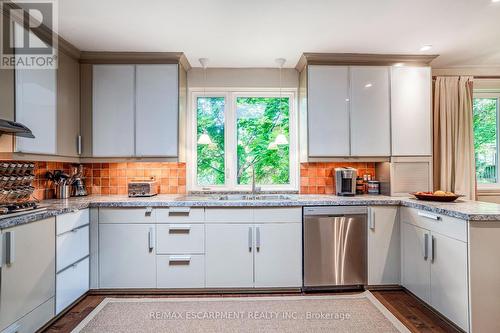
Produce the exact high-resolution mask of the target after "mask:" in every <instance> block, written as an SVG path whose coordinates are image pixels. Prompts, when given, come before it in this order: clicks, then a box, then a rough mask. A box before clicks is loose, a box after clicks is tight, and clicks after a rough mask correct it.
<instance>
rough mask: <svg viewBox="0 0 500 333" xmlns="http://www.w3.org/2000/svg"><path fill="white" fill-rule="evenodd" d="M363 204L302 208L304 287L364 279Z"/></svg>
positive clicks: (342, 285) (341, 285)
mask: <svg viewBox="0 0 500 333" xmlns="http://www.w3.org/2000/svg"><path fill="white" fill-rule="evenodd" d="M367 214H368V209H367V207H363V206H359V207H356V206H325V207H304V290H315V289H319V290H325V289H347V288H362V287H363V285H366V282H367V233H368V230H367V224H366V223H367V222H366V221H367Z"/></svg>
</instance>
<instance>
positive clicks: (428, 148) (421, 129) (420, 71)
mask: <svg viewBox="0 0 500 333" xmlns="http://www.w3.org/2000/svg"><path fill="white" fill-rule="evenodd" d="M431 85H432V74H431V68H430V67H393V68H392V70H391V117H392V121H391V122H392V128H391V130H392V155H393V156H418V155H424V156H430V155H432V132H431V131H432V122H431V117H432V115H431V112H432V111H431Z"/></svg>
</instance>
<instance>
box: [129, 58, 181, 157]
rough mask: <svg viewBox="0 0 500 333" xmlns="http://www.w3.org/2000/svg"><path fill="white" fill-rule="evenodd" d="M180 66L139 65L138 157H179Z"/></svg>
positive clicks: (137, 96)
mask: <svg viewBox="0 0 500 333" xmlns="http://www.w3.org/2000/svg"><path fill="white" fill-rule="evenodd" d="M178 86H179V83H178V65H177V64H167V65H137V66H136V123H135V128H136V155H137V156H177V148H178V144H177V142H178V141H177V138H178V123H179V122H178V115H179V94H178Z"/></svg>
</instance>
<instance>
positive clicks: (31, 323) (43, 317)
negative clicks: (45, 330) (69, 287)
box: [2, 297, 55, 333]
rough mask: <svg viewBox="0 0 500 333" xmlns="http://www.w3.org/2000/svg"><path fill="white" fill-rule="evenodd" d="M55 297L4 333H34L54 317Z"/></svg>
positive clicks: (3, 332)
mask: <svg viewBox="0 0 500 333" xmlns="http://www.w3.org/2000/svg"><path fill="white" fill-rule="evenodd" d="M54 302H55V299H54V297H51V298H50V299H49V300H48V301H46V302H45V303H42V304H41V305H39V306H38V307H36V308H35V309H34V310H32V311H31V312H29V313H28V314H26V315H25V316H24V317H22V318H21V319H19V320H18V321H16V322H15V323H13V324H11V325H10V326H8V327H7V328H5V330H3V331H2V333H8V332H15V333H33V332H36V331H38V329H39V328H41V327H42V326H43V325H45V324H46V323H47V322H48V321H49V320H51V319H52V318H53V317H54Z"/></svg>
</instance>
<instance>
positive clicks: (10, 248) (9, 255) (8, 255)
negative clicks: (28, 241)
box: [5, 231, 15, 265]
mask: <svg viewBox="0 0 500 333" xmlns="http://www.w3.org/2000/svg"><path fill="white" fill-rule="evenodd" d="M14 243H15V239H14V232H12V231H8V232H6V233H5V264H6V265H12V264H13V263H14V260H15V246H14V245H15V244H14Z"/></svg>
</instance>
